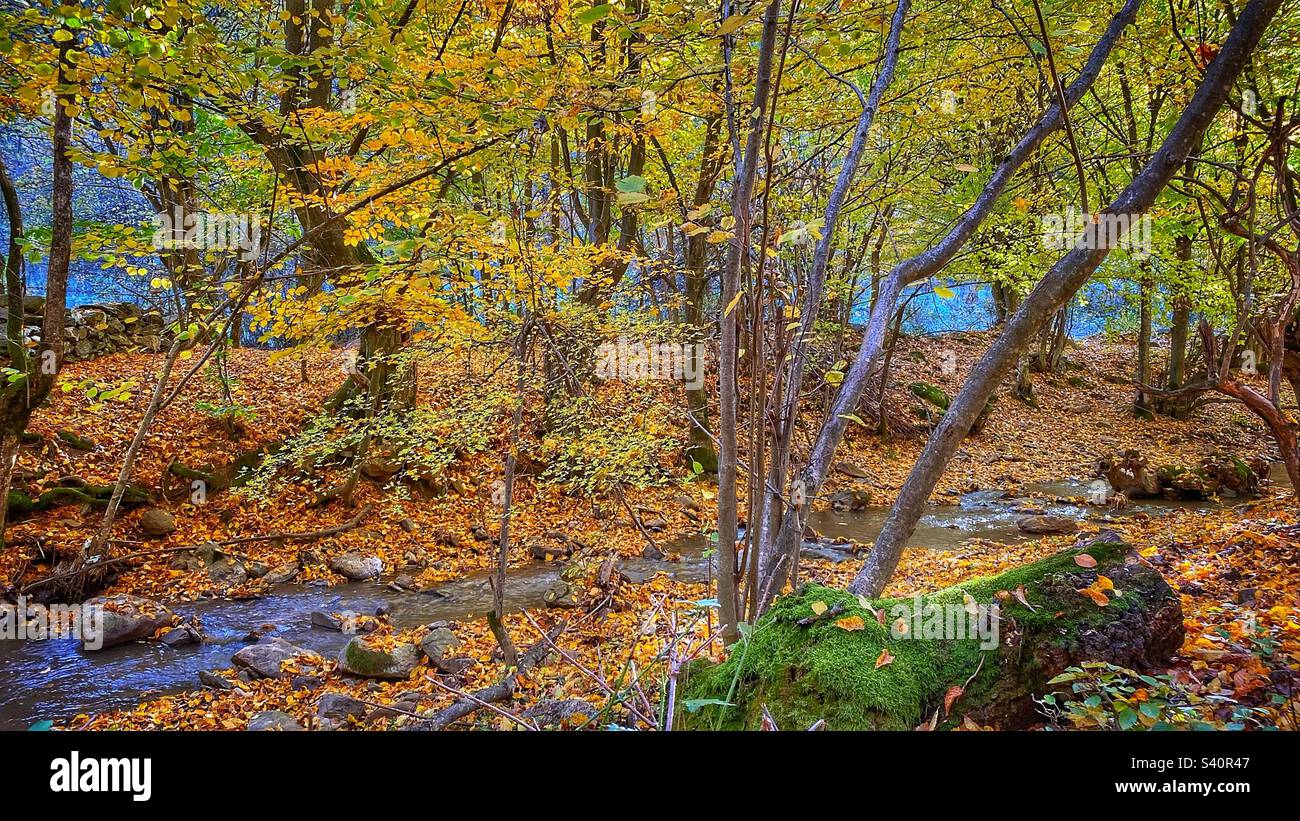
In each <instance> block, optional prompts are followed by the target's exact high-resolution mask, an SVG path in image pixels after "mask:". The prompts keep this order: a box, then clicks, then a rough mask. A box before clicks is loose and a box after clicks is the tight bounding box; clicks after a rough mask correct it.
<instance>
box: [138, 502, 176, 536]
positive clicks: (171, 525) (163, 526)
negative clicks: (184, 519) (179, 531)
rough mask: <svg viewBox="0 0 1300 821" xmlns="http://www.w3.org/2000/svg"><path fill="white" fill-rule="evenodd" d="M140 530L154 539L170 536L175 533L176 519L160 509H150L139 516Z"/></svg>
mask: <svg viewBox="0 0 1300 821" xmlns="http://www.w3.org/2000/svg"><path fill="white" fill-rule="evenodd" d="M140 529H141V530H143V531H144V532H145V535H147V536H152V537H154V538H161V537H163V536H170V535H171V534H172V533H175V532H176V519H175V517H173V516H172V515H171V514H170V513H168V512H167V511H165V510H163V509H162V508H158V507H151V508H149V509H148V510H146V511H145V512H144V513H142V514H140Z"/></svg>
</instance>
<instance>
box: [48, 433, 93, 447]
mask: <svg viewBox="0 0 1300 821" xmlns="http://www.w3.org/2000/svg"><path fill="white" fill-rule="evenodd" d="M55 436H57V437H59V441H61V442H63V443H64V444H65V445H67V446H68V447H71V448H74V449H76V450H84V451H92V450H94V449H95V443H94V442H92V441H90V440H89V439H87V438H86V437H84V436H81V435H79V434H76V433H73V432H72V431H70V430H61V431H58V432H57V433H56V434H55Z"/></svg>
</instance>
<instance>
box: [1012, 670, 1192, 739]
mask: <svg viewBox="0 0 1300 821" xmlns="http://www.w3.org/2000/svg"><path fill="white" fill-rule="evenodd" d="M1047 683H1048V684H1050V685H1059V684H1068V685H1070V687H1069V690H1068V692H1061V691H1054V692H1051V693H1048V694H1047V695H1045V696H1043V698H1042V699H1038V700H1037V702H1038V706H1039V710H1040V711H1041V712H1042V713H1043V714H1044V715H1046V716H1047V717H1048V719H1050V720H1051V721H1052V723H1053V724H1056V725H1058V726H1066V727H1070V728H1073V729H1078V730H1197V729H1214V725H1213V724H1211V723H1209V722H1207V721H1205V719H1204V716H1203V715H1202V712H1201V710H1200V709H1198V707H1199V705H1202V704H1204V702H1205V699H1203V698H1201V697H1200V696H1197V695H1194V694H1192V693H1189V692H1187V691H1186V690H1184V689H1182V688H1180V687H1178V686H1177V685H1176V684H1174V682H1173V681H1172V679H1170V678H1169V677H1168V676H1149V675H1143V674H1140V673H1138V672H1136V671H1134V670H1129V669H1128V668H1126V667H1118V666H1116V665H1114V664H1108V663H1106V662H1101V661H1087V662H1084V663H1083V664H1082V665H1080V666H1079V667H1070V668H1067V669H1066V671H1065V672H1063V673H1061V674H1060V675H1059V676H1056V677H1055V678H1053V679H1051V680H1050V681H1048V682H1047Z"/></svg>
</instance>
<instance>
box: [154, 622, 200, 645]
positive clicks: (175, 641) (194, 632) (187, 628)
mask: <svg viewBox="0 0 1300 821" xmlns="http://www.w3.org/2000/svg"><path fill="white" fill-rule="evenodd" d="M161 641H162V643H163V644H165V645H167V646H168V647H184V646H186V645H190V644H202V643H203V631H202V630H200V629H199V627H198V626H197V625H196V624H193V623H190V624H181V625H178V626H176V627H173V628H172V629H171V630H168V631H167V632H166V633H164V634H163V637H162V639H161Z"/></svg>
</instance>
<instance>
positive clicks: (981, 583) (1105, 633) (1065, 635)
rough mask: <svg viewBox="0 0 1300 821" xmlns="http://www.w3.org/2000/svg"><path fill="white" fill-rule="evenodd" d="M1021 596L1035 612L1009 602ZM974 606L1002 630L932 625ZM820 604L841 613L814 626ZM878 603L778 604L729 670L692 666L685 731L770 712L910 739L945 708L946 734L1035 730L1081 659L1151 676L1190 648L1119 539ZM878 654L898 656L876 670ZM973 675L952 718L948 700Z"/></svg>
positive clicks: (838, 599)
mask: <svg viewBox="0 0 1300 821" xmlns="http://www.w3.org/2000/svg"><path fill="white" fill-rule="evenodd" d="M1082 552H1087V553H1089V554H1090V555H1091V556H1092V557H1093V558H1095V559H1096V560H1097V562H1098V565H1097V567H1096V568H1094V569H1086V568H1083V567H1080V566H1079V565H1078V564H1077V563H1076V562H1075V557H1076V556H1077V555H1078V554H1080V553H1082ZM1099 574H1101V575H1105V576H1107V577H1108V578H1109V579H1110V580H1111V581H1112V582H1113V584H1114V586H1115V588H1117V589H1118V590H1119V591H1120V593H1119V595H1116V596H1114V597H1113V598H1112V599H1111V601H1110V602H1109V604H1108V605H1107V606H1104V607H1102V606H1098V605H1097V604H1095V603H1094V602H1093V601H1092V600H1091V599H1089V598H1087V597H1085V596H1084V595H1083V594H1081V593H1079V592H1077V591H1078V590H1079V589H1081V588H1085V587H1088V586H1089V585H1091V584H1093V583H1094V582H1095V581H1096V580H1097V577H1098V575H1099ZM1020 587H1023V588H1024V590H1025V597H1026V600H1027V601H1028V602H1029V603H1030V605H1032V606H1033V609H1030V608H1029V607H1026V606H1025V605H1023V604H1021V603H1019V602H1018V601H1016V600H1015V598H1014V597H1012V596H1011V595H1008V594H1011V593H1013V592H1014V591H1016V590H1017V588H1020ZM1000 591H1006V592H1005V593H1002V595H999V592H1000ZM966 596H970V597H971V599H973V600H974V601H975V602H976V603H977V604H979V605H982V606H989V605H992V604H994V603H996V604H997V605H998V606H999V609H1000V613H999V615H1000V621H998V622H997V624H998V627H997V629H996V630H995V631H992V633H991V634H990V633H987V632H986V633H985V634H983V637H980V636H978V635H975V634H974V633H973V632H972V631H970V630H966V631H963V632H962V633H961V635H963V636H967V637H964V638H956V637H953V638H944V637H941V636H942V628H943V626H944V624H943V621H944V620H945V619H946V618H951V616H940V617H939V618H938V619H936V618H934V617H933V613H942V614H952V613H954V612H956V611H963V612H965V605H966V603H967V602H968V599H967V598H966ZM818 603H820V604H818ZM822 604H824V605H826V607H827V612H829V613H833V614H834V616H833V617H831V618H820V619H817V620H813V621H811V622H810V621H809V620H812V619H814V618H815V617H816V614H815V610H814V606H816V607H817V608H818V609H820V608H821V605H822ZM869 604H870V605H871V608H872V609H871V610H868V609H867V608H865V607H863V605H862V603H861V602H860V601H859V599H858V598H857V597H855V596H853V595H851V594H850V593H848V592H846V591H842V590H834V589H830V588H826V587H820V586H816V585H807V586H805V587H803V588H801V589H800V590H799V591H797V592H795V593H794V594H791V595H789V596H785V597H782V598H781V599H778V600H777V602H776V603H775V604H773V606H772V609H771V610H770V611H769V612H768V613H767V615H765V616H764V617H763V618H762V619H760V620H759V622H758V624H757V626H755V627H754V628H753V629H752V630H750V631H748V632H747V635H746V636H745V637H744V638H742V640H741V642H739V643H738V644H737V645H735V646H733V647H732V648H731V649H730V655H729V657H728V659H727V660H726V661H725V662H723V663H722V664H710V663H707V662H697V663H696V664H694V665H692V666H691V668H690V669H689V670H688V676H687V679H686V681H685V683H684V685H683V689H682V697H681V703H682V705H683V707H684V710H683V712H682V715H681V716H680V720H681V724H682V726H685V727H690V728H694V729H714V728H717V729H756V728H757V727H758V726H759V724H760V722H761V716H762V710H763V708H764V707H766V708H767V710H768V711H769V713H770V714H771V715H772V717H773V719H774V720H775V721H776V724H777V726H778V727H780V728H781V729H787V730H803V729H807V728H808V727H810V726H811V725H813V724H814V723H816V722H817V721H819V720H823V719H824V720H825V721H826V726H827V727H828V728H830V729H835V730H910V729H913V728H915V727H917V726H918V725H919V724H921V723H922V722H923V721H926V720H928V719H929V718H930V717H931V716H933V714H934V711H935V710H936V709H939V710H940V718H941V719H942V722H941V723H940V725H939V726H940V727H944V726H951V725H953V724H954V723H956V722H958V721H960V720H961V718H962V717H963V716H966V715H969V716H971V717H972V718H973V719H974V720H976V721H978V722H979V723H981V724H991V725H993V726H998V727H1002V728H1006V729H1012V728H1020V727H1026V726H1029V725H1031V724H1033V723H1034V722H1035V721H1037V720H1038V719H1037V717H1036V713H1035V708H1034V703H1033V697H1035V696H1041V695H1042V694H1044V693H1045V692H1046V691H1047V690H1048V689H1049V688H1048V687H1047V680H1048V679H1050V678H1051V677H1053V676H1055V675H1056V674H1058V673H1060V672H1061V671H1062V670H1064V669H1065V668H1066V667H1069V666H1070V665H1072V664H1077V663H1079V662H1081V661H1085V660H1099V661H1109V662H1111V663H1114V664H1121V665H1124V666H1128V667H1136V668H1146V667H1151V666H1155V665H1159V664H1161V663H1163V662H1164V661H1166V660H1167V659H1168V657H1169V656H1170V655H1172V653H1173V652H1174V651H1175V650H1177V649H1178V647H1180V646H1181V645H1182V640H1183V622H1182V610H1181V607H1180V606H1179V602H1178V598H1177V596H1176V595H1175V594H1174V593H1173V591H1172V590H1171V589H1170V588H1169V586H1168V585H1167V584H1166V583H1165V581H1164V579H1162V578H1161V577H1160V574H1158V573H1156V572H1155V571H1154V570H1152V569H1151V568H1149V567H1147V566H1146V565H1143V564H1141V563H1139V562H1137V561H1136V560H1134V559H1133V558H1132V557H1131V556H1130V555H1129V554H1128V549H1127V547H1126V546H1125V545H1122V544H1118V543H1099V544H1092V545H1089V546H1088V547H1087V548H1086V550H1085V549H1084V548H1077V549H1072V550H1068V551H1065V552H1062V553H1059V554H1057V555H1055V556H1051V557H1048V558H1047V559H1044V560H1042V561H1039V562H1035V563H1033V564H1029V565H1025V566H1023V567H1018V568H1015V569H1012V570H1009V571H1007V572H1005V573H1002V574H999V575H996V576H990V577H985V578H979V579H973V580H971V581H969V582H965V583H963V584H960V585H957V586H955V587H950V588H947V589H945V590H941V591H939V592H937V593H934V594H932V595H929V596H924V597H920V598H919V599H917V598H909V599H880V600H876V601H873V602H869ZM918 606H919V608H920V610H919V611H918V610H917V608H918ZM931 608H933V613H932V612H931ZM878 611H883V613H884V624H881V623H880V621H878V620H877V617H876V615H875V614H874V612H878ZM915 612H919V613H920V614H921V618H920V619H919V620H918V619H915V618H911V617H909V618H907V623H908V624H909V629H908V631H907V634H905V635H899V634H897V633H896V631H895V630H894V629H893V624H894V622H895V620H896V619H898V618H902V617H904V616H909V614H912V613H915ZM981 612H985V611H981ZM845 620H847V621H845ZM801 621H803V622H804V623H803V624H801V623H800V622H801ZM859 624H860V627H859ZM841 625H847V626H849V627H857V628H859V629H844V627H842V626H841ZM911 625H915V627H916V629H912V627H911ZM968 626H969V625H968ZM935 627H938V628H940V629H938V630H936V629H933V628H935ZM949 635H953V633H952V631H949ZM993 637H996V639H997V641H993V640H991V639H992V638H993ZM882 651H888V654H889V655H890V656H892V657H893V660H892V661H890V662H889V663H887V664H883V665H881V666H879V667H878V666H877V661H878V660H879V659H880V658H881V654H882ZM981 659H982V661H981ZM977 670H978V674H977V672H976V671H977ZM972 676H974V679H973V680H971V682H970V684H969V685H968V686H967V687H966V690H965V692H964V694H963V695H962V696H961V697H960V698H959V699H958V701H957V702H956V704H955V706H954V708H953V710H952V713H951V714H950V715H948V716H946V717H944V716H943V715H942V712H943V711H942V709H941V708H942V704H943V700H944V694H945V693H946V692H947V691H948V690H949V688H951V687H953V686H958V687H960V686H962V685H963V684H965V683H966V681H967V680H968V679H971V677H972Z"/></svg>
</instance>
